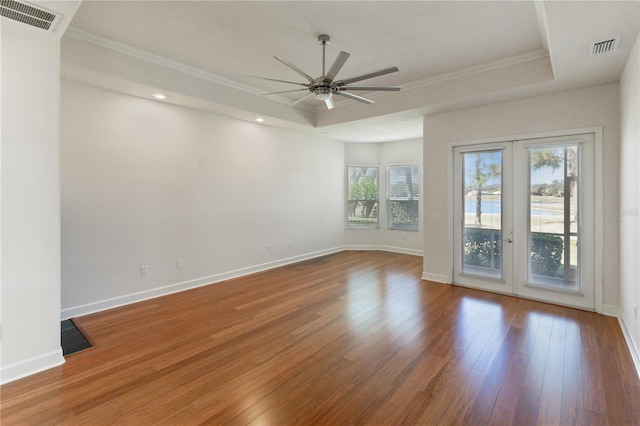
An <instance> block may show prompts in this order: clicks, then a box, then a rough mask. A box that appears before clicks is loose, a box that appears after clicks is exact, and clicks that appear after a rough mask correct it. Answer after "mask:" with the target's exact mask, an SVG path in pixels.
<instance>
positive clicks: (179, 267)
mask: <svg viewBox="0 0 640 426" xmlns="http://www.w3.org/2000/svg"><path fill="white" fill-rule="evenodd" d="M183 266H184V261H183V260H182V259H178V260H176V268H178V269H182V267H183Z"/></svg>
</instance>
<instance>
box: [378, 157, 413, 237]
mask: <svg viewBox="0 0 640 426" xmlns="http://www.w3.org/2000/svg"><path fill="white" fill-rule="evenodd" d="M400 167H403V168H406V167H415V168H416V170H417V172H416V173H417V176H415V178H417V184H418V190H417V191H414V192H415V193H416V194H415V197H416V198H415V201H417V208H418V210H417V212H416V222H415V225H413V224H411V225H398V224H394V223H393V222H392V219H393V214H392V213H391V208H392V203H393V202H394V201H398V200H392V199H391V169H393V168H400ZM386 174H387V176H386V186H387V188H386V191H387V195H386V199H385V202H386V204H387V206H386V212H387V229H390V230H398V231H411V232H418V231H419V230H420V184H421V182H422V181H421V178H420V164H418V163H407V164H390V165H387V167H386ZM413 177H414V176H412V178H413Z"/></svg>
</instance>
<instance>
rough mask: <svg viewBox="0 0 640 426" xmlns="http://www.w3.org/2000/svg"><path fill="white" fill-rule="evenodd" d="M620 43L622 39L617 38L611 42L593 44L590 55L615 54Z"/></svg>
mask: <svg viewBox="0 0 640 426" xmlns="http://www.w3.org/2000/svg"><path fill="white" fill-rule="evenodd" d="M619 41H620V37H615V38H612V39H610V40H604V41H599V42H597V43H593V44H592V45H591V52H590V53H589V54H590V55H591V56H593V55H600V54H602V53H608V52H613V51H614V50H616V49H617V48H618V42H619Z"/></svg>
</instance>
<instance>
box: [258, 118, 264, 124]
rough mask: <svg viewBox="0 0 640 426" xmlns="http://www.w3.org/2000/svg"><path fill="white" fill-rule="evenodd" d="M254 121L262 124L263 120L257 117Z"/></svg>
mask: <svg viewBox="0 0 640 426" xmlns="http://www.w3.org/2000/svg"><path fill="white" fill-rule="evenodd" d="M256 121H257V122H258V123H262V122H264V118H262V117H258V118H256Z"/></svg>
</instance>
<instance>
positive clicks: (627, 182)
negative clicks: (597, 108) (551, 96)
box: [618, 35, 640, 374]
mask: <svg viewBox="0 0 640 426" xmlns="http://www.w3.org/2000/svg"><path fill="white" fill-rule="evenodd" d="M639 166H640V35H639V36H638V38H637V39H636V42H635V45H634V47H633V50H632V52H631V55H630V56H629V59H628V61H627V64H626V66H625V69H624V72H623V73H622V77H621V79H620V210H619V212H618V213H619V216H620V314H621V319H622V322H623V328H625V327H626V331H627V334H628V337H630V340H632V343H631V346H632V352H635V353H634V358H635V362H636V368H637V369H638V373H639V374H640V349H639V348H640V313H639V312H637V311H634V305H635V306H636V307H637V309H640V266H639V262H638V259H640V186H638V182H640V172H639V170H638V167H639Z"/></svg>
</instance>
